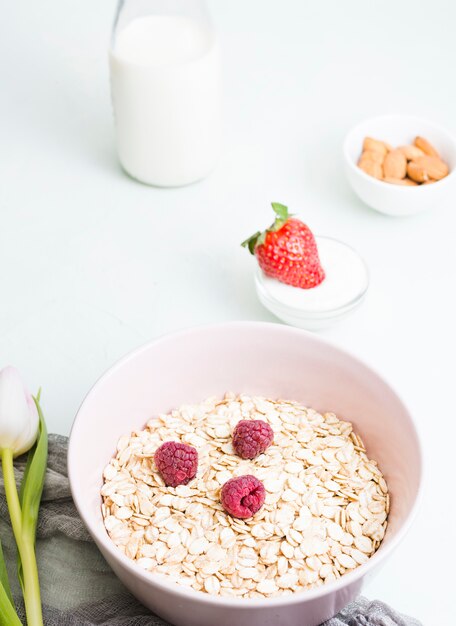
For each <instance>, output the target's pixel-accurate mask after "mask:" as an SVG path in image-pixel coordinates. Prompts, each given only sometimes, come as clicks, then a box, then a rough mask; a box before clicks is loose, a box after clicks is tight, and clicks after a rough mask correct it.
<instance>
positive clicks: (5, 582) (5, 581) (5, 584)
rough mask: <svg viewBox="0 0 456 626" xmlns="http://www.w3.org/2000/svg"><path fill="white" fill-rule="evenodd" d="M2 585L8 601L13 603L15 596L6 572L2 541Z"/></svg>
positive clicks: (0, 572) (0, 568)
mask: <svg viewBox="0 0 456 626" xmlns="http://www.w3.org/2000/svg"><path fill="white" fill-rule="evenodd" d="M0 585H2V586H3V589H4V591H5V593H6V595H7V596H8V599H9V600H10V601H11V603H12V602H13V596H12V593H11V588H10V585H9V578H8V572H7V570H6V563H5V557H4V556H3V548H2V542H1V541H0Z"/></svg>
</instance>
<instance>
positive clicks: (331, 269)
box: [255, 237, 369, 331]
mask: <svg viewBox="0 0 456 626" xmlns="http://www.w3.org/2000/svg"><path fill="white" fill-rule="evenodd" d="M316 241H317V246H318V251H319V255H320V260H321V264H322V266H323V267H324V269H325V271H326V278H325V280H324V281H323V283H322V284H321V285H319V286H318V287H314V288H313V289H308V290H306V289H299V288H297V287H290V286H289V285H284V284H282V283H279V282H278V281H276V280H275V279H273V278H268V277H266V276H265V275H264V273H263V271H262V269H261V268H260V267H259V266H257V268H256V270H255V289H256V292H257V296H258V299H259V300H260V302H261V303H262V304H263V306H265V307H266V308H267V309H268V310H269V311H271V313H273V314H274V315H275V316H276V317H278V318H279V319H280V320H282V321H283V322H285V323H286V324H290V325H291V326H296V327H297V328H305V329H306V330H314V331H315V330H322V329H324V328H329V327H330V326H333V325H334V324H337V323H338V322H340V321H342V320H343V319H345V318H346V317H347V316H349V315H350V313H352V312H353V311H354V310H355V309H357V308H358V307H359V306H360V305H361V303H362V302H363V300H364V298H365V296H366V293H367V289H368V287H369V270H368V268H367V265H366V263H365V261H364V260H363V259H362V258H361V257H360V256H359V254H358V253H357V252H356V251H355V250H353V248H351V247H350V246H348V245H347V244H346V243H343V242H342V241H338V240H337V239H333V238H332V237H316ZM323 244H325V245H323ZM328 244H329V245H328ZM334 250H342V251H343V255H344V256H345V263H344V262H341V257H340V254H338V255H335V254H334ZM347 255H348V258H349V259H350V263H349V265H348V266H347V264H346V258H347ZM344 256H342V259H344ZM348 272H351V273H352V276H353V278H354V277H355V276H356V279H355V284H353V282H352V283H351V284H349V285H347V283H346V280H347V279H346V277H345V274H347V273H348ZM328 281H330V282H329V283H328ZM340 284H342V285H344V286H345V289H344V288H341V287H340ZM326 285H328V287H329V286H330V285H331V286H330V289H329V291H328V290H326V292H325V293H326V296H325V297H324V298H322V297H320V295H319V294H317V292H319V291H320V290H321V289H323V290H325V289H326ZM294 292H296V294H295V293H294ZM301 296H303V297H301ZM309 296H310V297H309ZM313 296H315V298H313Z"/></svg>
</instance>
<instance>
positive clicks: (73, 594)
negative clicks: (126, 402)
mask: <svg viewBox="0 0 456 626" xmlns="http://www.w3.org/2000/svg"><path fill="white" fill-rule="evenodd" d="M67 446H68V440H67V438H66V437H61V436H60V435H50V437H49V463H48V470H47V477H46V484H45V488H44V492H43V500H42V504H41V509H40V519H39V523H38V531H37V558H38V567H39V570H40V583H41V590H42V599H43V610H44V621H45V624H46V626H93V625H95V624H98V625H102V626H170V625H169V623H168V622H165V621H164V620H162V619H161V618H160V617H157V616H156V615H153V614H152V613H151V612H150V611H149V610H148V609H146V608H145V607H143V606H142V605H141V604H140V603H139V602H138V601H137V600H135V598H134V597H133V596H132V595H131V594H130V593H129V592H128V591H127V590H126V589H125V587H124V586H123V585H122V584H121V583H120V581H119V580H118V579H117V578H116V577H115V575H114V574H113V573H112V571H111V569H110V568H109V566H108V565H107V563H106V562H105V560H104V559H103V557H102V556H101V554H100V552H99V551H98V549H97V548H96V546H95V544H94V543H93V542H92V540H91V539H90V537H89V534H88V533H87V531H86V529H85V527H84V525H83V523H82V522H81V520H80V518H79V517H78V514H77V512H76V509H75V507H74V504H73V501H72V499H71V494H70V488H69V484H68V477H67V467H66V456H67ZM24 464H25V461H24V460H23V459H18V460H17V461H16V462H15V465H16V477H17V478H18V479H20V478H21V476H22V471H23V468H24ZM0 536H1V539H2V543H3V546H4V552H5V558H6V560H7V563H8V566H9V575H10V582H11V586H12V589H13V595H14V597H15V598H16V600H17V602H16V606H17V608H18V612H19V615H20V617H21V619H22V620H23V622H24V624H25V616H24V611H23V606H22V601H21V595H20V590H19V586H18V583H17V581H16V576H15V559H16V555H15V546H14V541H13V537H12V534H11V530H10V527H9V516H8V510H7V506H6V502H5V495H4V489H3V481H1V482H0ZM344 625H345V626H421V625H420V622H418V621H417V620H415V619H413V618H410V617H406V616H405V615H400V614H399V613H396V611H394V610H393V609H391V608H390V607H389V606H387V605H386V604H384V603H383V602H379V601H377V600H376V601H373V602H370V601H369V600H366V599H365V598H359V599H358V600H356V602H353V603H351V604H349V605H348V606H347V607H346V608H345V609H344V610H343V611H341V612H340V613H339V615H337V616H336V617H334V618H332V619H330V620H329V621H327V622H325V624H324V626H344ZM233 626H236V625H235V624H234V623H233Z"/></svg>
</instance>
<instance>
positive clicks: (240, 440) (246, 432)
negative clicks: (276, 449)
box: [233, 420, 274, 459]
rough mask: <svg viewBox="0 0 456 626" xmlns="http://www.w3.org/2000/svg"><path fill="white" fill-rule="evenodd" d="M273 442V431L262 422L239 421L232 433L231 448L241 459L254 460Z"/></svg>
mask: <svg viewBox="0 0 456 626" xmlns="http://www.w3.org/2000/svg"><path fill="white" fill-rule="evenodd" d="M273 440H274V431H273V430H272V428H271V427H270V426H269V424H268V423H267V422H264V421H263V420H241V421H240V422H238V423H237V424H236V428H235V429H234V431H233V448H234V449H235V451H236V453H237V454H238V455H239V456H240V457H241V459H254V458H255V457H257V456H258V455H259V454H262V453H263V452H264V451H265V450H267V448H269V446H270V445H271V443H272V442H273Z"/></svg>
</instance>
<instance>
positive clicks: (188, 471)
mask: <svg viewBox="0 0 456 626" xmlns="http://www.w3.org/2000/svg"><path fill="white" fill-rule="evenodd" d="M154 461H155V465H156V467H157V469H158V471H159V473H160V475H161V477H162V478H163V480H164V481H165V484H166V485H168V487H177V486H178V485H186V484H187V483H188V482H189V481H190V480H191V479H192V478H195V476H196V472H197V470H198V452H197V451H196V450H195V448H193V446H189V445H188V444H186V443H180V442H179V441H166V442H165V443H163V444H162V445H161V446H160V447H159V448H158V450H157V451H156V452H155V456H154Z"/></svg>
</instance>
